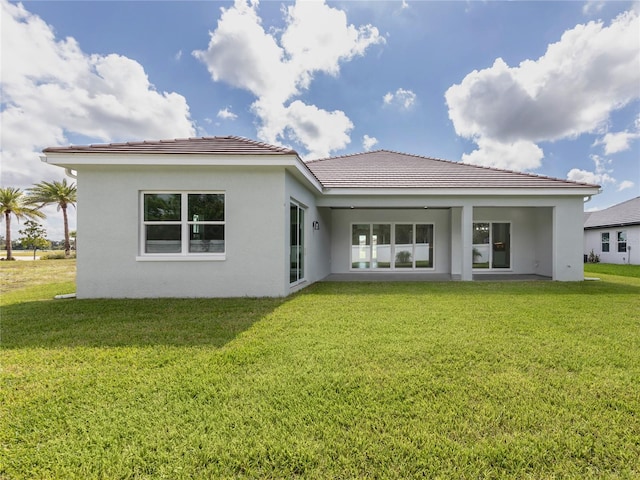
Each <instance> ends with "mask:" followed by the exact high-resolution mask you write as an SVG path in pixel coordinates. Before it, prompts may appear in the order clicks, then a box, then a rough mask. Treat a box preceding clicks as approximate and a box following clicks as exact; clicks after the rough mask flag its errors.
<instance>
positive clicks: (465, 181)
mask: <svg viewBox="0 0 640 480" xmlns="http://www.w3.org/2000/svg"><path fill="white" fill-rule="evenodd" d="M43 152H44V153H45V154H47V153H60V154H65V153H71V154H83V153H84V154H93V153H108V154H200V155H295V156H296V158H299V155H298V154H297V152H296V151H295V150H292V149H290V148H286V147H278V146H274V145H269V144H266V143H262V142H257V141H255V140H249V139H247V138H243V137H236V136H225V137H199V138H182V139H174V140H157V141H144V142H126V143H108V144H94V145H71V146H68V147H49V148H46V149H44V150H43ZM304 165H306V168H307V169H308V170H309V171H310V172H311V174H312V175H313V176H315V177H316V179H317V180H318V181H319V182H320V183H321V184H322V186H323V187H324V188H553V187H569V188H572V187H573V188H575V187H578V188H584V187H587V188H597V187H598V186H597V185H589V184H585V183H577V182H570V181H568V180H561V179H558V178H551V177H543V176H539V175H532V174H528V173H519V172H513V171H509V170H499V169H496V168H488V167H480V166H476V165H469V164H464V163H460V162H452V161H448V160H440V159H435V158H429V157H423V156H419V155H409V154H405V153H398V152H393V151H389V150H378V151H375V152H366V153H359V154H354V155H345V156H341V157H332V158H326V159H319V160H312V161H308V162H305V163H304Z"/></svg>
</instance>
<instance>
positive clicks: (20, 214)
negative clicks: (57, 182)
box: [0, 187, 45, 260]
mask: <svg viewBox="0 0 640 480" xmlns="http://www.w3.org/2000/svg"><path fill="white" fill-rule="evenodd" d="M38 208H39V207H37V206H36V205H34V204H33V202H31V200H30V199H29V198H28V197H26V196H25V195H24V192H23V191H22V190H20V189H19V188H13V187H6V188H0V213H2V215H4V221H5V223H6V234H5V243H6V248H7V260H11V259H12V258H13V256H12V253H13V252H12V251H11V214H13V215H14V216H15V217H16V219H18V220H20V219H22V218H29V219H32V220H34V219H36V218H44V217H45V215H44V213H42V212H41V211H40V210H39V209H38Z"/></svg>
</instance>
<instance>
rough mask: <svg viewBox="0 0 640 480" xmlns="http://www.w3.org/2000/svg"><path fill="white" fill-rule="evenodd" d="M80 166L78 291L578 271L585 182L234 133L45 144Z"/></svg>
mask: <svg viewBox="0 0 640 480" xmlns="http://www.w3.org/2000/svg"><path fill="white" fill-rule="evenodd" d="M43 152H44V156H43V157H42V160H43V161H44V162H47V163H50V164H52V165H57V166H60V167H63V168H65V169H67V170H68V171H71V170H73V171H75V172H76V175H77V179H78V244H79V245H80V249H79V251H78V253H77V255H78V260H77V261H78V264H77V295H78V297H79V298H91V297H233V296H285V295H288V294H289V293H291V292H294V291H296V290H298V289H300V288H303V287H304V286H306V285H309V284H311V283H314V282H317V281H319V280H322V279H324V278H326V277H328V276H331V277H330V278H339V277H341V276H342V277H343V278H344V277H348V276H351V277H354V276H355V278H374V279H379V280H384V279H388V278H392V277H394V278H399V277H400V278H406V279H414V280H416V279H428V278H446V279H452V280H463V281H471V280H473V279H474V278H480V277H481V276H482V275H515V274H530V275H540V276H545V277H549V278H551V279H553V280H559V281H580V280H583V262H582V253H581V251H580V250H581V249H580V248H579V245H581V244H582V226H583V225H582V212H583V201H584V199H585V197H590V196H591V195H594V194H596V193H598V186H596V185H587V184H581V183H575V182H569V181H566V180H560V179H555V178H548V177H542V176H536V175H530V174H524V173H516V172H511V171H504V170H497V169H492V168H484V167H478V166H472V165H465V164H462V163H457V162H450V161H445V160H437V159H432V158H426V157H421V156H416V155H407V154H402V153H396V152H390V151H384V150H382V151H376V152H368V153H362V154H357V155H348V156H343V157H337V158H328V159H322V160H316V161H310V162H307V163H305V162H303V161H302V160H301V159H300V157H299V156H298V154H297V153H296V152H295V151H293V150H290V149H287V148H282V147H276V146H272V145H267V144H264V143H260V142H256V141H252V140H248V139H244V138H239V137H207V138H192V139H178V140H169V141H153V142H132V143H114V144H105V145H89V146H70V147H55V148H47V149H45V150H44V151H43Z"/></svg>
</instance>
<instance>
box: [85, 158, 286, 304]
mask: <svg viewBox="0 0 640 480" xmlns="http://www.w3.org/2000/svg"><path fill="white" fill-rule="evenodd" d="M145 190H156V191H223V192H224V193H225V195H226V197H225V202H226V205H225V206H226V226H225V242H226V259H225V260H222V261H139V259H138V260H137V257H138V256H139V255H140V251H139V250H140V238H139V235H140V231H141V229H140V222H141V219H140V191H145ZM284 198H285V173H284V170H283V169H282V168H277V167H274V168H271V167H260V168H256V167H246V168H242V167H215V168H212V167H206V166H202V167H195V166H190V167H189V168H188V169H184V168H180V167H172V166H153V167H140V166H137V167H134V166H117V167H103V166H83V167H82V168H80V169H79V171H78V206H79V207H78V272H77V294H78V297H79V298H92V297H217V296H219V297H233V296H282V295H286V294H288V293H289V291H288V289H285V288H284V285H283V282H282V281H280V279H282V278H288V270H285V259H284V251H285V249H284V248H283V246H284V245H288V237H286V236H285V231H287V230H286V228H285V221H287V220H288V216H286V215H285V214H284V213H285V212H286V210H285V209H284V204H283V203H284V200H283V199H284ZM287 228H288V227H287Z"/></svg>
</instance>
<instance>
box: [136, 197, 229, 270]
mask: <svg viewBox="0 0 640 480" xmlns="http://www.w3.org/2000/svg"><path fill="white" fill-rule="evenodd" d="M145 195H180V220H170V221H163V220H145V203H144V202H145ZM189 195H222V199H223V204H224V206H223V215H222V218H223V219H222V220H207V221H197V222H194V221H193V220H190V219H189V215H188V213H189ZM138 203H139V208H138V211H139V214H138V225H139V232H138V255H137V256H136V260H137V261H222V260H226V256H227V228H226V226H227V195H226V192H225V191H223V190H141V191H140V192H139V199H138ZM148 225H180V252H168V253H160V252H155V253H149V252H146V251H145V250H146V227H147V226H148ZM193 225H202V226H205V225H220V226H222V227H223V232H224V237H223V238H224V243H223V251H222V252H190V251H189V244H190V229H191V227H192V226H193Z"/></svg>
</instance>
